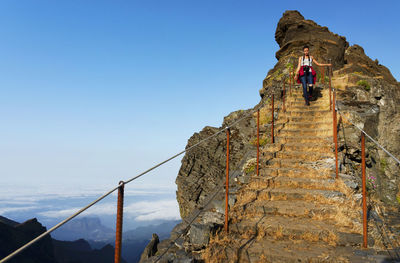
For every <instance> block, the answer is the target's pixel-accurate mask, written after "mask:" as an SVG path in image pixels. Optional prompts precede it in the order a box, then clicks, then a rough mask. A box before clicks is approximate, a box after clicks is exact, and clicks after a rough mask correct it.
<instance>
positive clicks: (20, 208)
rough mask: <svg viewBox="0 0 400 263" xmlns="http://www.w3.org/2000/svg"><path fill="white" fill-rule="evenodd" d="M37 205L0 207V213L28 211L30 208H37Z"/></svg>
mask: <svg viewBox="0 0 400 263" xmlns="http://www.w3.org/2000/svg"><path fill="white" fill-rule="evenodd" d="M38 208H39V207H38V206H36V205H33V206H17V207H15V206H14V207H2V208H0V215H5V214H7V213H12V212H23V211H24V212H25V211H30V210H35V209H38Z"/></svg>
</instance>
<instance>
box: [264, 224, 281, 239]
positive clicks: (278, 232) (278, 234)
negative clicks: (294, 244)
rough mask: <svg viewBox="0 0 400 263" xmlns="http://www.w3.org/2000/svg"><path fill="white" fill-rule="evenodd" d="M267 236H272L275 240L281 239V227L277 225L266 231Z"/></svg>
mask: <svg viewBox="0 0 400 263" xmlns="http://www.w3.org/2000/svg"><path fill="white" fill-rule="evenodd" d="M268 236H270V237H272V238H273V239H275V240H281V239H283V236H284V235H283V227H282V226H281V225H279V226H278V227H277V228H276V230H275V231H270V232H269V233H268Z"/></svg>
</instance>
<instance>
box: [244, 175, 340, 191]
mask: <svg viewBox="0 0 400 263" xmlns="http://www.w3.org/2000/svg"><path fill="white" fill-rule="evenodd" d="M300 176H301V175H300ZM266 188H287V189H292V188H295V189H315V190H335V189H337V188H338V187H337V184H336V181H335V180H334V179H332V178H330V179H321V178H310V177H307V176H305V177H290V176H283V175H281V176H269V177H263V176H258V177H257V176H253V177H252V178H250V180H249V182H248V185H247V188H246V189H248V190H257V189H266Z"/></svg>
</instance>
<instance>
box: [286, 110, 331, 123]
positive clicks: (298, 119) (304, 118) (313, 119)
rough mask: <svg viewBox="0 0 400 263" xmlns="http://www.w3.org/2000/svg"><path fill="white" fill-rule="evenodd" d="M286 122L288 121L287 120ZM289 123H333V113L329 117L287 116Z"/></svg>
mask: <svg viewBox="0 0 400 263" xmlns="http://www.w3.org/2000/svg"><path fill="white" fill-rule="evenodd" d="M285 121H286V119H285ZM287 121H289V122H294V123H301V122H324V121H333V115H332V112H331V113H330V114H329V115H328V116H324V117H323V118H321V116H306V115H302V116H287Z"/></svg>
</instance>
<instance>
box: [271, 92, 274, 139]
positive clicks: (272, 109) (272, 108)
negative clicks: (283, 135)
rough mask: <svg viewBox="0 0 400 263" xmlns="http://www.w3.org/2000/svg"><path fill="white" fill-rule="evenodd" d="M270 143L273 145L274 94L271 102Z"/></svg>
mask: <svg viewBox="0 0 400 263" xmlns="http://www.w3.org/2000/svg"><path fill="white" fill-rule="evenodd" d="M271 120H272V121H271V143H274V142H275V140H274V94H272V100H271Z"/></svg>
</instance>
